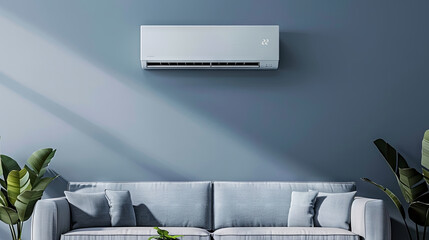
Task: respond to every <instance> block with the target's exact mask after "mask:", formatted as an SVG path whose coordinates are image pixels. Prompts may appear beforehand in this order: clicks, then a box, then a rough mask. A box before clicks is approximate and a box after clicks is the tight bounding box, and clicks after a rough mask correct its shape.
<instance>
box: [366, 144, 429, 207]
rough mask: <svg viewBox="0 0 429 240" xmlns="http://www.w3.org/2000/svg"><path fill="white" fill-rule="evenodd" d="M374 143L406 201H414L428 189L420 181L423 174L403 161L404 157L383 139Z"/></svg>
mask: <svg viewBox="0 0 429 240" xmlns="http://www.w3.org/2000/svg"><path fill="white" fill-rule="evenodd" d="M374 144H375V145H376V146H377V148H378V150H379V151H380V152H381V154H382V155H383V157H384V159H385V160H386V162H387V164H388V165H389V167H390V169H391V170H392V172H393V173H394V174H395V177H396V180H397V182H398V184H399V187H400V189H401V192H402V195H403V196H404V198H405V201H407V203H411V202H413V201H416V199H417V198H418V197H419V196H421V195H423V194H425V193H426V192H427V191H428V188H427V185H426V183H424V182H423V181H422V179H423V176H422V175H421V174H420V173H419V172H417V171H416V170H415V169H414V168H410V167H409V166H408V163H407V161H405V159H404V157H402V155H401V154H399V153H398V152H397V151H396V150H395V148H393V147H392V146H391V145H390V144H388V143H387V142H386V141H384V140H383V139H377V140H375V141H374Z"/></svg>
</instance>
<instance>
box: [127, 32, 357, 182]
mask: <svg viewBox="0 0 429 240" xmlns="http://www.w3.org/2000/svg"><path fill="white" fill-rule="evenodd" d="M329 44H330V45H329ZM332 44H335V42H334V43H332V42H330V39H328V38H327V37H325V36H322V35H317V34H309V33H300V32H281V33H280V62H279V69H278V70H276V71H261V70H248V71H246V70H241V71H237V70H177V71H171V70H141V72H142V76H141V80H140V82H137V84H139V85H140V87H141V88H147V86H150V87H151V88H153V89H155V90H156V91H157V93H160V94H163V95H164V97H165V98H169V99H171V102H175V103H179V104H182V105H183V106H184V107H186V108H191V109H192V112H194V113H198V114H199V115H201V116H203V117H204V118H206V119H207V120H208V121H212V122H217V123H218V124H219V125H220V126H223V127H225V128H226V129H228V131H232V132H234V134H235V135H237V136H240V137H241V138H243V139H245V140H246V141H250V142H252V143H253V144H254V145H255V146H258V147H260V148H262V149H265V150H267V152H270V153H274V154H275V155H276V156H279V157H278V158H275V160H273V161H276V162H278V163H280V164H284V165H287V164H289V162H288V161H287V160H289V159H302V161H300V163H299V164H301V165H303V166H311V169H312V170H313V171H315V170H317V171H320V172H323V173H325V175H326V176H329V179H335V180H339V179H344V180H347V181H348V180H350V178H348V177H349V175H348V174H344V173H342V172H339V171H337V169H336V168H332V167H331V166H330V165H329V164H326V162H325V161H319V160H317V159H332V157H331V156H332V152H331V150H329V149H332V142H329V141H326V139H325V136H326V129H327V128H326V127H323V126H322V127H321V126H320V125H327V124H329V125H331V126H335V125H336V123H335V119H332V115H330V113H329V112H327V111H323V107H324V108H329V106H331V104H330V103H329V102H328V103H323V102H322V101H320V99H322V97H323V98H325V99H326V96H325V95H324V93H323V92H321V91H320V90H318V89H317V86H318V85H320V84H322V82H324V81H328V80H329V79H327V78H325V79H323V77H320V78H314V76H313V75H314V74H315V72H316V73H317V72H318V71H324V70H323V69H324V67H323V64H324V61H323V57H324V56H326V54H327V52H326V53H325V52H324V51H329V50H330V49H329V48H326V49H325V48H321V49H322V50H317V49H318V47H320V45H327V46H331V45H332ZM309 75H311V76H313V77H308V76H309ZM310 81H313V82H310ZM125 83H126V82H125ZM304 88H305V89H304ZM220 95H221V96H222V97H221V98H220V97H219V96H220ZM328 97H330V96H328ZM323 104H324V105H323ZM318 105H321V107H319V106H318ZM267 106H268V107H267ZM237 109H239V111H238V110H237ZM265 116H269V117H265ZM325 119H330V120H329V121H325ZM261 126H266V127H261ZM269 126H279V127H278V128H273V127H269ZM280 126H281V127H280ZM334 129H336V127H334ZM346 129H347V128H346ZM329 134H330V135H332V136H333V137H332V138H333V139H345V137H344V136H346V135H347V134H348V133H347V132H346V131H344V132H341V131H336V132H330V133H329ZM349 135H350V136H351V135H353V134H349ZM285 136H295V137H294V138H287V137H285ZM309 142H317V144H318V145H317V146H315V147H316V148H317V151H316V152H318V153H319V155H318V156H317V159H316V160H315V156H314V152H312V151H308V143H309ZM349 148H351V146H350V145H347V146H345V148H344V149H337V150H336V151H340V152H342V153H344V154H345V153H346V152H347V150H348V149H349ZM268 160H272V159H268ZM330 161H333V162H334V161H335V159H332V160H330ZM295 163H296V162H295ZM298 180H328V179H308V176H306V178H305V179H298Z"/></svg>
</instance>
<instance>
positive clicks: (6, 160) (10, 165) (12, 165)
mask: <svg viewBox="0 0 429 240" xmlns="http://www.w3.org/2000/svg"><path fill="white" fill-rule="evenodd" d="M0 162H1V164H0V168H1V170H0V173H1V174H3V177H4V178H3V179H4V180H5V181H6V179H7V176H8V175H9V173H10V172H11V171H12V170H18V171H19V170H21V168H20V167H19V165H18V163H17V162H16V161H15V160H13V159H12V158H11V157H9V156H6V155H0ZM3 187H4V186H3Z"/></svg>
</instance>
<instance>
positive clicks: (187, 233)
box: [61, 227, 210, 240]
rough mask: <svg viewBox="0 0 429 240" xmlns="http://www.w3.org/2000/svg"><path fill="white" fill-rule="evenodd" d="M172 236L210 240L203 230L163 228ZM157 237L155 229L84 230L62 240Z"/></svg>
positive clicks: (63, 237)
mask: <svg viewBox="0 0 429 240" xmlns="http://www.w3.org/2000/svg"><path fill="white" fill-rule="evenodd" d="M162 229H165V230H167V231H169V232H170V235H183V236H184V237H183V238H182V240H210V233H209V232H208V231H207V230H205V229H201V228H191V227H162ZM155 235H157V233H156V230H155V229H153V227H103V228H82V229H76V230H73V231H70V232H68V233H64V234H62V235H61V240H147V239H148V238H149V237H150V236H155Z"/></svg>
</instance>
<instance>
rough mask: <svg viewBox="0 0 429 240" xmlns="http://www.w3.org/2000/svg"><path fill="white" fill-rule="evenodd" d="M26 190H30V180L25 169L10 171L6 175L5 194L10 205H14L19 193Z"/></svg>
mask: <svg viewBox="0 0 429 240" xmlns="http://www.w3.org/2000/svg"><path fill="white" fill-rule="evenodd" d="M28 190H31V182H30V174H29V173H28V172H27V169H25V168H24V169H22V170H21V171H17V170H13V171H11V172H10V173H9V176H8V177H7V195H8V197H9V201H10V202H11V203H12V205H15V202H16V199H17V198H18V195H19V194H21V193H23V192H25V191H28Z"/></svg>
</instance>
